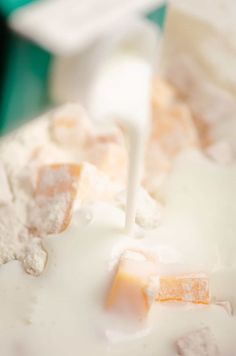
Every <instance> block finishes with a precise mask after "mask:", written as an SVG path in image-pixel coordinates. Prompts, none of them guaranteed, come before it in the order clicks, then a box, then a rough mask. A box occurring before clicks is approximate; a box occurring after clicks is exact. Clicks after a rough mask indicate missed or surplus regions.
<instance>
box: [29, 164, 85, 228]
mask: <svg viewBox="0 0 236 356" xmlns="http://www.w3.org/2000/svg"><path fill="white" fill-rule="evenodd" d="M80 173H81V165H77V164H52V165H45V166H42V167H41V168H40V169H39V172H38V177H37V183H36V191H35V208H30V226H31V231H32V232H34V233H39V234H42V233H45V234H53V233H59V232H62V231H64V230H65V229H66V228H67V226H68V224H69V222H70V219H71V214H72V208H73V203H74V201H75V198H76V195H77V190H78V182H79V178H80Z"/></svg>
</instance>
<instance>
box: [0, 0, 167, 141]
mask: <svg viewBox="0 0 236 356" xmlns="http://www.w3.org/2000/svg"><path fill="white" fill-rule="evenodd" d="M29 2H32V0H0V70H1V73H0V84H1V85H0V134H5V133H6V132H9V131H10V130H12V129H14V128H16V127H17V126H19V125H21V124H22V123H23V122H25V121H27V120H29V119H30V118H32V117H34V116H36V115H38V114H39V113H40V112H42V111H43V110H45V109H46V108H47V107H49V106H50V98H49V93H48V78H49V72H50V62H51V59H52V56H51V54H50V53H48V52H47V51H45V50H43V49H42V48H39V47H38V46H37V45H35V44H33V43H31V42H29V41H28V40H25V39H24V38H21V37H19V36H17V35H16V34H14V33H12V32H11V31H10V30H9V29H8V28H7V26H6V21H7V17H8V16H9V15H10V14H11V12H12V11H14V10H15V9H17V8H18V7H20V6H24V5H26V4H27V3H29ZM165 12H166V7H165V6H162V7H160V8H158V9H157V10H156V11H154V12H152V13H149V14H147V17H148V18H149V19H150V20H151V21H153V22H155V23H156V24H158V26H159V27H161V28H163V23H164V18H165Z"/></svg>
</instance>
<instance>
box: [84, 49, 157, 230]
mask: <svg viewBox="0 0 236 356" xmlns="http://www.w3.org/2000/svg"><path fill="white" fill-rule="evenodd" d="M151 69H152V66H151V64H150V63H149V62H148V61H147V60H146V59H144V58H142V57H141V56H137V55H135V54H132V53H127V52H124V53H121V54H119V55H117V54H116V55H114V57H111V58H110V59H109V60H108V62H107V63H106V64H105V65H104V67H103V68H101V70H100V72H99V74H98V76H97V78H96V81H95V85H94V88H93V90H92V95H91V105H90V108H91V111H92V115H93V117H94V118H95V120H98V121H99V122H104V121H105V122H113V123H114V122H117V121H119V122H121V123H122V125H123V126H125V128H126V131H127V135H128V152H129V156H128V157H129V162H128V179H127V206H126V220H125V231H126V233H130V234H131V233H132V230H133V228H134V222H135V215H136V205H137V199H138V190H139V187H140V183H141V179H142V165H143V159H144V147H145V142H146V137H147V134H148V131H149V119H150V83H151V72H152V71H151Z"/></svg>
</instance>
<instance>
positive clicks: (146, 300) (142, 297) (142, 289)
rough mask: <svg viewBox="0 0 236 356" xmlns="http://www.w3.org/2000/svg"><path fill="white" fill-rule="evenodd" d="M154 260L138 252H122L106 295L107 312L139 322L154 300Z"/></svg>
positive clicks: (156, 285) (155, 266) (155, 277)
mask: <svg viewBox="0 0 236 356" xmlns="http://www.w3.org/2000/svg"><path fill="white" fill-rule="evenodd" d="M158 282H159V279H158V275H157V265H156V263H155V260H154V259H153V258H152V257H150V256H147V255H145V254H144V253H142V252H139V251H133V250H126V251H125V252H124V253H123V255H122V256H121V258H120V261H119V265H118V268H117V271H116V274H115V277H114V280H113V282H112V286H111V289H110V291H109V294H108V298H107V301H106V306H107V309H108V310H111V309H112V310H116V311H118V312H122V313H125V314H128V315H129V314H131V315H135V316H136V317H138V318H140V317H141V318H143V317H145V316H146V315H147V313H148V311H149V309H150V307H151V305H152V304H153V302H154V300H155V295H156V292H157V289H158Z"/></svg>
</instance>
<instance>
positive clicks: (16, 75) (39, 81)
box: [0, 34, 51, 134]
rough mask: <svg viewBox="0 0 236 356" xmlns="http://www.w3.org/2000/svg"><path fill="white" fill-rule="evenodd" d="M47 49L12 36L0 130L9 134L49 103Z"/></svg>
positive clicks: (49, 57)
mask: <svg viewBox="0 0 236 356" xmlns="http://www.w3.org/2000/svg"><path fill="white" fill-rule="evenodd" d="M50 59H51V56H50V54H49V53H48V52H46V51H44V50H42V49H41V48H39V47H37V46H36V45H34V44H33V43H30V42H28V41H26V40H24V39H23V38H20V37H18V36H16V35H14V34H11V35H10V39H9V43H8V53H7V61H6V65H5V67H6V72H5V75H4V87H3V92H2V96H1V105H0V132H1V134H4V133H6V132H7V131H9V130H12V129H14V128H15V127H16V126H18V125H21V124H22V123H23V122H25V121H26V120H28V119H30V118H32V117H34V116H35V115H37V114H39V113H40V112H41V111H42V110H43V109H45V108H46V107H47V106H48V105H49V96H48V77H49V76H48V74H49V69H50Z"/></svg>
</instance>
